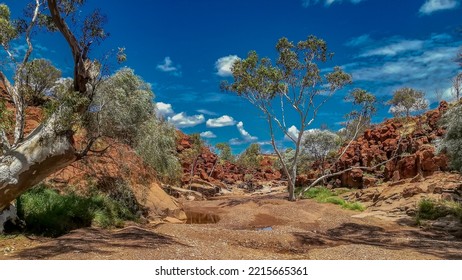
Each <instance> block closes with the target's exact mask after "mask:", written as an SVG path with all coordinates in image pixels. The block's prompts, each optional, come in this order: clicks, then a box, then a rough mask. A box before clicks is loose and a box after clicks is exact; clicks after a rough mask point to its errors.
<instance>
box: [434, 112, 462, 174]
mask: <svg viewBox="0 0 462 280" xmlns="http://www.w3.org/2000/svg"><path fill="white" fill-rule="evenodd" d="M461 115H462V106H461V105H459V106H457V107H455V108H453V109H451V110H449V111H448V112H447V113H446V114H445V116H444V119H443V121H444V122H445V124H446V125H447V133H446V136H445V138H444V140H443V142H442V145H441V147H440V148H439V149H440V150H444V151H446V152H447V154H448V155H449V158H450V161H451V167H452V168H453V169H455V170H457V171H459V172H462V118H461V117H460V116H461Z"/></svg>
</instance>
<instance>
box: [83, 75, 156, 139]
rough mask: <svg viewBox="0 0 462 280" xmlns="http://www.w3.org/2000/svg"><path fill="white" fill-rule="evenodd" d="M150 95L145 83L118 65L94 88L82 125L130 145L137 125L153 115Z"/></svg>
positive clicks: (149, 88) (147, 85) (151, 95)
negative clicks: (117, 69) (112, 72)
mask: <svg viewBox="0 0 462 280" xmlns="http://www.w3.org/2000/svg"><path fill="white" fill-rule="evenodd" d="M153 98H154V94H153V92H152V90H151V87H150V85H149V84H147V83H146V82H144V81H143V80H142V79H141V78H140V77H139V76H136V75H135V73H134V71H133V70H131V69H128V68H122V69H121V70H119V71H118V72H117V73H115V74H114V75H113V76H111V77H109V78H108V79H106V80H104V81H103V82H102V84H101V85H100V86H99V88H98V89H97V90H96V94H95V96H94V97H93V101H92V103H91V105H90V106H89V108H90V111H89V113H88V116H87V117H86V123H85V127H86V128H87V130H88V131H90V132H93V133H98V136H107V137H111V138H114V139H117V140H119V141H122V142H125V143H127V144H130V145H132V144H133V143H134V140H135V139H136V137H137V133H138V130H139V128H140V126H141V125H143V124H144V123H145V122H146V121H148V120H150V119H152V118H154V117H155V115H154V110H155V109H154V108H155V106H154V103H153V101H152V100H153Z"/></svg>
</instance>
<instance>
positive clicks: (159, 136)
mask: <svg viewBox="0 0 462 280" xmlns="http://www.w3.org/2000/svg"><path fill="white" fill-rule="evenodd" d="M135 149H136V152H137V153H138V154H139V155H140V156H141V158H142V159H143V160H144V162H146V163H147V164H149V165H150V166H151V167H152V168H154V170H155V171H156V172H157V175H158V177H159V179H160V180H161V181H163V182H165V183H169V184H176V183H177V182H179V180H180V177H181V174H182V170H181V165H180V161H179V159H178V156H177V152H176V130H175V128H174V127H173V126H171V125H170V124H168V123H167V122H165V121H162V120H156V119H151V120H149V121H148V122H146V123H145V124H144V125H143V126H142V127H141V128H140V130H139V131H138V136H137V141H136V148H135Z"/></svg>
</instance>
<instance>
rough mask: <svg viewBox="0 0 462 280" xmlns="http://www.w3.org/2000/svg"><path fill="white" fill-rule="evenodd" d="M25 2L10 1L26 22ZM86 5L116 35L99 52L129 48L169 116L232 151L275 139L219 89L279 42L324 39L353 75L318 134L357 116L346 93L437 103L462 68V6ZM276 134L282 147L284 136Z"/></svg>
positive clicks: (58, 48)
mask: <svg viewBox="0 0 462 280" xmlns="http://www.w3.org/2000/svg"><path fill="white" fill-rule="evenodd" d="M28 2H29V1H27V0H14V1H13V0H9V1H6V4H8V5H10V7H11V9H12V12H13V15H14V16H19V15H20V14H21V12H22V9H23V7H24V6H25V4H26V3H28ZM87 2H88V8H100V9H101V10H102V11H103V12H104V13H105V14H106V15H107V17H108V23H107V25H106V29H107V31H108V32H110V34H111V36H110V37H109V38H108V39H107V40H106V41H105V42H104V43H103V44H102V45H101V46H100V47H98V48H95V50H94V52H93V56H94V57H96V58H97V57H101V56H103V55H104V54H105V53H106V51H107V50H110V49H117V47H125V48H126V53H127V56H128V60H127V63H126V64H125V66H127V67H130V68H133V69H135V72H136V73H137V74H138V75H140V76H141V77H143V79H144V80H145V81H147V82H149V83H151V84H152V88H153V90H154V93H155V95H156V97H155V101H156V102H158V108H159V111H160V112H162V113H163V114H164V116H165V118H167V119H169V120H170V122H172V123H173V124H175V125H176V126H177V127H178V128H180V129H182V130H183V131H185V132H186V133H202V136H203V137H204V139H206V140H207V141H208V142H209V143H210V144H211V145H214V144H216V143H218V142H229V143H230V144H232V147H233V150H234V151H235V152H239V151H241V150H242V149H243V148H245V147H247V145H249V143H252V142H259V143H261V144H264V145H263V150H265V151H269V150H270V149H271V147H270V146H269V145H267V142H268V141H269V134H268V130H267V126H266V123H265V121H264V120H263V118H262V117H261V113H260V112H259V111H258V110H257V109H255V108H253V107H252V106H251V105H250V104H248V103H247V101H245V100H244V99H241V98H239V97H236V96H234V95H233V94H231V93H222V92H220V90H219V83H220V81H222V80H223V79H226V78H228V76H229V74H230V72H229V67H230V65H232V62H233V61H234V60H235V59H238V58H244V57H245V56H246V54H247V53H248V52H249V51H250V50H256V51H257V52H258V53H259V54H261V55H262V56H268V57H270V58H273V59H274V58H275V55H276V54H275V49H274V46H275V43H276V41H277V40H278V39H279V38H280V37H283V36H285V37H287V38H288V39H289V40H292V41H300V40H304V39H306V37H307V36H308V35H310V34H313V35H316V36H318V37H320V38H323V39H324V40H326V41H327V43H328V45H329V48H330V50H331V51H333V52H335V56H334V59H333V61H332V63H331V64H329V65H327V66H326V67H332V66H334V65H340V66H342V67H343V68H344V70H346V71H347V72H349V73H351V74H352V75H353V79H354V84H353V85H352V86H351V87H349V88H347V89H345V90H342V91H340V92H338V93H337V94H336V95H335V96H334V97H333V98H332V99H331V100H330V101H329V102H328V103H327V104H326V105H325V106H324V107H323V109H322V110H321V112H320V115H319V117H318V119H317V120H316V122H315V123H314V124H313V127H312V128H316V127H319V126H320V125H321V124H327V125H328V126H329V127H330V128H331V129H333V130H337V129H339V128H340V122H341V121H342V117H343V116H344V115H345V114H346V113H348V112H349V111H350V110H351V107H350V104H349V103H345V102H343V96H344V95H345V94H346V93H347V92H348V91H349V90H351V89H352V88H355V87H362V88H364V89H366V90H368V91H370V92H373V93H375V94H376V95H377V96H379V97H380V98H381V99H384V100H386V99H388V98H389V96H390V95H391V94H392V92H393V91H394V90H395V89H397V88H399V87H403V86H410V87H414V88H417V89H420V90H423V91H425V92H426V94H427V98H428V99H429V100H430V102H434V101H435V96H434V92H435V90H442V91H445V92H446V94H447V96H448V97H449V88H450V79H451V78H452V77H453V76H454V75H455V74H456V73H457V72H458V71H460V67H459V66H458V65H457V64H456V63H455V62H453V60H454V58H455V56H456V53H457V51H458V50H459V47H460V46H461V45H462V36H461V34H460V33H459V34H458V33H457V31H456V30H457V29H458V28H460V27H461V26H462V21H461V19H462V17H461V15H462V8H461V6H462V5H461V4H462V3H461V0H343V1H342V0H273V1H263V0H254V1H252V0H220V1H212V0H208V1H207V0H195V1H191V0H190V1H187V0H171V1H160V0H159V1H158V0H154V1H151V0H149V1H148V0H133V1H130V2H129V4H127V1H94V0H88V1H87ZM106 3H108V4H109V3H110V5H106ZM34 42H35V45H36V49H37V52H36V53H35V56H36V57H46V58H49V59H51V60H52V61H53V62H54V64H55V65H56V66H57V67H58V68H60V69H61V70H62V71H63V72H64V73H65V75H68V76H71V71H70V70H71V69H72V58H71V56H70V51H69V49H68V48H67V46H66V44H65V42H64V40H63V38H62V37H60V36H57V34H54V35H49V34H37V35H36V37H35V38H34ZM23 43H24V42H22V41H18V42H16V47H18V48H20V47H21V46H22V45H23ZM114 70H116V68H114ZM388 109H389V108H387V107H386V106H381V108H380V110H379V114H378V115H377V117H376V118H375V119H374V121H376V122H379V121H381V120H383V119H384V118H386V117H390V115H389V113H388ZM288 122H289V123H290V119H289V120H288ZM294 124H296V123H295V122H294ZM278 138H279V139H280V141H281V143H283V136H282V134H279V135H278Z"/></svg>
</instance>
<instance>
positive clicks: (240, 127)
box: [236, 122, 258, 142]
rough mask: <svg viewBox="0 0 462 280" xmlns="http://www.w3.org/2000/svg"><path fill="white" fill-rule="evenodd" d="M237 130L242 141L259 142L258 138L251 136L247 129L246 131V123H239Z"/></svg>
mask: <svg viewBox="0 0 462 280" xmlns="http://www.w3.org/2000/svg"><path fill="white" fill-rule="evenodd" d="M236 127H237V130H238V131H239V134H241V137H242V139H243V140H244V141H245V142H254V141H257V140H258V137H255V136H252V135H250V133H248V132H247V131H246V130H245V129H244V123H243V122H238V123H237V125H236Z"/></svg>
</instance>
